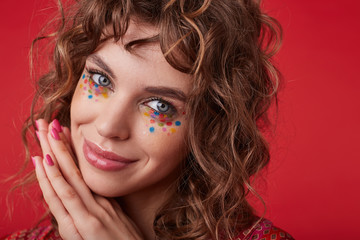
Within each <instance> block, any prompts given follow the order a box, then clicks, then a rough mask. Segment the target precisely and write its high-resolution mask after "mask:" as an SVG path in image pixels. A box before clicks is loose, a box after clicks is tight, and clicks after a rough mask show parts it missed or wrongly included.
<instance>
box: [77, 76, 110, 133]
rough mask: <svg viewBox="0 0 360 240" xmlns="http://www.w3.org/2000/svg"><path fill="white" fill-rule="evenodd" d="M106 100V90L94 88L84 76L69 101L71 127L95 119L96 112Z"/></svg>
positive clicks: (90, 81) (91, 82)
mask: <svg viewBox="0 0 360 240" xmlns="http://www.w3.org/2000/svg"><path fill="white" fill-rule="evenodd" d="M100 90H101V91H100ZM107 99H108V92H107V90H103V88H99V86H95V85H94V84H93V81H92V80H89V78H88V77H86V76H85V74H84V75H83V76H82V77H81V78H80V80H79V82H78V84H77V86H76V89H75V92H74V96H73V98H72V101H71V109H70V115H71V116H70V119H71V122H72V127H74V126H76V125H78V124H80V123H83V122H86V121H89V120H91V119H93V118H94V117H96V115H97V114H98V110H99V109H101V107H102V106H103V104H104V103H105V102H106V100H107Z"/></svg>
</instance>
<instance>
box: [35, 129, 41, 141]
mask: <svg viewBox="0 0 360 240" xmlns="http://www.w3.org/2000/svg"><path fill="white" fill-rule="evenodd" d="M35 133H36V137H37V139H38V140H40V136H39V132H38V131H35Z"/></svg>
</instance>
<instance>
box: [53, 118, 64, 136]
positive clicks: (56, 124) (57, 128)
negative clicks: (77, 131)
mask: <svg viewBox="0 0 360 240" xmlns="http://www.w3.org/2000/svg"><path fill="white" fill-rule="evenodd" d="M53 126H54V128H56V130H57V131H58V132H59V133H61V131H62V130H61V125H60V123H59V120H57V119H54V121H53Z"/></svg>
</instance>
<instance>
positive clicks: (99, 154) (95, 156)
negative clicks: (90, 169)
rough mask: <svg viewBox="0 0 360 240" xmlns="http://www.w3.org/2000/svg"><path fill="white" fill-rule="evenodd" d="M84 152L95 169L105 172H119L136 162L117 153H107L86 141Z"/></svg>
mask: <svg viewBox="0 0 360 240" xmlns="http://www.w3.org/2000/svg"><path fill="white" fill-rule="evenodd" d="M83 152H84V156H85V159H86V160H87V161H88V162H89V163H90V164H91V165H92V166H94V167H96V168H98V169H101V170H105V171H118V170H121V169H123V168H125V167H127V166H129V165H130V164H132V163H134V162H136V160H132V159H127V158H124V157H122V156H120V155H117V154H116V153H113V152H110V151H105V150H103V149H101V148H100V147H99V146H97V145H96V144H95V143H92V142H90V141H87V140H86V139H85V140H84V145H83Z"/></svg>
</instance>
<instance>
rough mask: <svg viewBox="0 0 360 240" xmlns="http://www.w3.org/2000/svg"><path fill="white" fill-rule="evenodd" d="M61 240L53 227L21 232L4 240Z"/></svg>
mask: <svg viewBox="0 0 360 240" xmlns="http://www.w3.org/2000/svg"><path fill="white" fill-rule="evenodd" d="M30 239H31V240H61V237H60V236H59V234H58V232H57V231H56V230H55V229H54V228H53V226H42V227H36V228H33V229H28V230H22V231H18V232H15V233H12V234H11V235H8V236H6V237H5V238H4V240H30Z"/></svg>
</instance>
